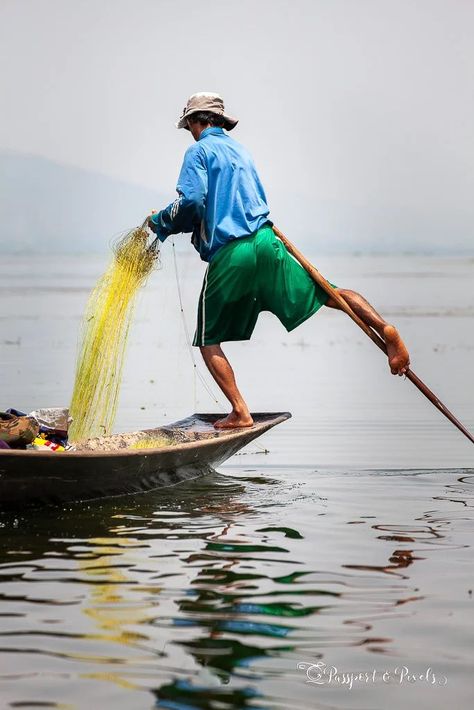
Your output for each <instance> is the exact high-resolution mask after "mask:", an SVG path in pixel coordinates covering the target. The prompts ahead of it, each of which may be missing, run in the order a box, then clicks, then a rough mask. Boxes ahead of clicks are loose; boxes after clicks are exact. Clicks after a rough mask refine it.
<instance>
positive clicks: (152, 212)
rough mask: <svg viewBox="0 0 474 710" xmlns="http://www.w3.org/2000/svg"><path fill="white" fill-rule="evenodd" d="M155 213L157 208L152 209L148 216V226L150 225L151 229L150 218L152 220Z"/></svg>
mask: <svg viewBox="0 0 474 710" xmlns="http://www.w3.org/2000/svg"><path fill="white" fill-rule="evenodd" d="M154 214H156V210H152V211H151V215H150V216H149V217H148V218H147V224H148V227H149V228H150V229H152V227H151V224H150V220H151V218H152V217H153V215H154Z"/></svg>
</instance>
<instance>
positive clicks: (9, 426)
mask: <svg viewBox="0 0 474 710" xmlns="http://www.w3.org/2000/svg"><path fill="white" fill-rule="evenodd" d="M38 434H39V425H38V422H37V421H36V419H34V418H33V417H28V416H26V415H24V414H21V415H20V416H18V415H17V414H13V412H0V439H1V440H2V441H3V442H5V443H6V444H7V445H8V447H9V448H11V449H24V448H25V446H27V444H30V443H31V442H32V441H33V440H34V439H35V438H36V437H37V436H38Z"/></svg>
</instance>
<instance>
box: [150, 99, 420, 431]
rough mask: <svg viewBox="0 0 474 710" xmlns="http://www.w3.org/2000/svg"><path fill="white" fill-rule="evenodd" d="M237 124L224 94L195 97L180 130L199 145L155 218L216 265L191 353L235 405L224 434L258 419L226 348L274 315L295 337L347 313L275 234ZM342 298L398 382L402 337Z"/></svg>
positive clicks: (348, 294) (161, 234)
mask: <svg viewBox="0 0 474 710" xmlns="http://www.w3.org/2000/svg"><path fill="white" fill-rule="evenodd" d="M237 122H238V120H237V119H236V118H233V117H232V116H229V115H228V114H227V113H226V112H225V109H224V102H223V99H222V97H221V96H219V95H218V94H215V93H208V92H204V93H198V94H193V96H191V97H190V98H189V100H188V102H187V104H186V106H185V108H184V109H183V113H182V115H181V117H180V119H179V121H178V123H177V124H176V127H177V128H186V129H187V130H188V131H190V133H191V135H192V136H193V138H194V140H195V143H194V145H192V146H191V147H190V148H188V150H187V151H186V154H185V156H184V162H183V166H182V168H181V172H180V174H179V178H178V184H177V187H176V191H177V193H178V197H177V199H176V200H175V201H174V202H172V203H171V204H170V205H168V207H166V208H165V209H163V210H161V212H152V214H151V215H150V217H149V218H148V224H149V227H150V229H151V230H152V231H153V232H154V233H155V234H156V235H157V236H158V238H159V239H160V240H161V241H164V240H165V239H166V238H167V237H169V236H170V234H178V233H181V232H192V239H191V242H192V244H193V245H194V247H195V248H196V249H197V251H198V252H199V254H200V256H201V259H203V260H204V261H206V262H208V264H209V265H208V268H207V271H206V273H205V276H204V283H203V286H202V291H201V295H200V297H199V305H198V315H197V328H196V333H195V335H194V340H193V345H194V346H197V347H199V348H200V350H201V354H202V357H203V359H204V362H205V363H206V365H207V367H208V369H209V371H210V373H211V374H212V376H213V378H214V379H215V381H216V383H217V384H218V385H219V387H220V389H221V390H222V392H223V393H224V395H225V396H226V398H227V399H228V400H229V402H230V404H231V406H232V411H231V413H230V414H229V415H228V416H226V417H224V418H223V419H219V420H218V421H217V422H216V424H215V426H216V427H217V428H225V429H231V428H236V427H247V426H252V424H253V420H252V417H251V414H250V411H249V409H248V407H247V404H246V403H245V400H244V398H243V397H242V395H241V393H240V391H239V389H238V387H237V384H236V381H235V376H234V372H233V370H232V367H231V365H230V363H229V361H228V360H227V358H226V356H225V355H224V353H223V351H222V348H221V343H222V342H225V341H230V340H249V339H250V337H251V335H252V332H253V330H254V327H255V324H256V322H257V318H258V315H259V313H260V312H261V311H270V312H272V313H274V314H275V315H276V316H277V317H278V318H279V320H280V321H281V323H282V324H283V325H284V326H285V328H286V329H287V330H288V331H291V330H293V329H294V328H296V327H297V326H298V325H300V324H301V323H303V322H304V321H305V320H306V319H307V318H309V317H310V316H311V315H313V313H316V311H317V310H319V308H321V306H328V307H329V308H336V309H340V306H339V304H338V303H337V302H336V301H335V300H333V299H332V298H330V297H329V296H328V295H327V294H326V292H325V291H323V289H322V288H321V287H320V286H318V285H317V284H316V283H315V282H314V281H313V280H312V279H311V277H310V276H309V274H308V273H307V271H306V270H305V269H304V268H303V267H302V266H301V264H300V263H299V262H298V261H296V259H294V258H293V256H291V255H290V254H289V252H288V251H287V249H286V247H285V246H284V244H283V242H282V241H281V240H280V239H278V238H277V237H276V235H275V234H274V232H273V230H272V222H271V220H270V219H269V209H268V205H267V200H266V197H265V192H264V189H263V186H262V183H261V182H260V179H259V176H258V174H257V171H256V169H255V165H254V163H253V160H252V158H251V157H250V155H249V153H248V152H247V150H246V149H245V148H244V147H243V146H242V145H240V143H238V142H237V141H235V140H234V139H233V138H231V137H230V136H229V135H228V133H226V131H231V130H232V129H233V128H234V127H235V126H236V124H237ZM335 288H336V287H335ZM336 290H337V292H338V293H339V294H340V295H341V296H342V297H343V298H344V299H345V300H346V302H347V303H348V304H349V305H350V307H351V308H352V310H353V311H354V312H355V313H356V314H357V315H358V316H359V317H360V318H361V319H362V320H363V321H364V322H365V323H366V324H367V325H369V326H370V327H372V328H373V329H374V330H375V331H377V333H378V334H379V335H380V336H381V337H382V338H383V340H384V341H385V345H386V347H387V354H388V363H389V367H390V370H391V372H392V374H394V375H404V374H406V373H407V371H408V367H409V363H410V361H409V356H408V351H407V349H406V347H405V345H404V343H403V341H402V339H401V337H400V335H399V333H398V331H397V329H396V328H395V327H394V326H393V325H391V324H389V323H387V322H386V321H385V320H384V319H383V318H382V317H381V316H380V315H379V314H378V313H377V312H376V311H375V310H374V309H373V308H372V306H371V305H370V304H369V303H368V302H367V301H366V300H365V299H364V298H363V297H362V296H361V295H359V294H358V293H356V292H355V291H350V290H347V289H342V288H337V289H336Z"/></svg>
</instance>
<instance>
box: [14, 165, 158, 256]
mask: <svg viewBox="0 0 474 710" xmlns="http://www.w3.org/2000/svg"><path fill="white" fill-rule="evenodd" d="M166 201H167V200H166V198H163V196H160V195H159V194H158V193H157V192H155V191H153V190H150V189H148V188H146V187H140V186H138V185H134V184H128V183H126V182H123V181H120V180H116V179H114V178H110V177H107V176H105V175H100V174H98V173H94V172H89V171H87V170H82V169H81V168H76V167H72V166H69V165H60V164H58V163H55V162H53V161H51V160H48V159H46V158H41V157H38V156H34V155H23V154H21V153H13V152H11V153H0V248H1V251H2V252H3V253H5V252H8V253H21V252H28V251H34V252H41V253H48V252H57V253H58V252H59V253H61V252H68V253H71V252H72V253H84V252H103V251H106V250H107V249H108V247H109V244H110V242H111V240H112V239H113V238H114V237H115V236H117V234H118V233H121V232H124V231H126V230H127V229H129V228H132V227H134V226H136V225H137V224H139V223H140V222H141V221H142V220H143V219H144V218H145V217H146V215H147V214H148V213H149V212H150V211H151V210H152V209H153V208H155V209H159V208H160V207H163V206H164V204H165V203H166Z"/></svg>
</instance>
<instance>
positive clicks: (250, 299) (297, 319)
mask: <svg viewBox="0 0 474 710" xmlns="http://www.w3.org/2000/svg"><path fill="white" fill-rule="evenodd" d="M328 298H329V297H328V295H327V294H326V292H325V291H323V289H322V288H320V286H318V285H317V284H316V283H315V282H314V281H313V280H312V278H311V277H310V276H309V274H308V273H307V271H305V269H304V268H303V267H302V266H301V264H300V263H299V262H298V261H296V259H295V258H294V257H293V256H291V254H289V252H288V251H287V250H286V247H285V246H284V244H283V242H282V241H281V240H280V239H278V238H277V237H276V236H275V234H274V232H273V230H272V228H271V227H270V226H268V225H267V226H265V227H262V228H261V229H259V230H258V232H256V233H255V234H253V235H252V236H250V237H243V238H240V239H235V240H233V241H231V242H229V244H226V246H224V247H221V248H220V249H219V251H218V252H217V253H216V255H215V256H214V258H213V260H212V261H211V263H210V264H209V266H208V269H207V271H206V274H205V276H204V283H203V286H202V291H201V295H200V297H199V306H198V317H197V328H196V333H195V335H194V340H193V345H196V346H200V345H215V344H217V343H222V342H224V341H228V340H249V339H250V337H251V335H252V333H253V330H254V328H255V324H256V322H257V319H258V315H259V313H260V312H261V311H270V313H274V314H275V315H276V317H277V318H279V320H280V321H281V323H282V324H283V325H284V326H285V328H286V329H287V330H288V331H290V330H293V329H294V328H296V327H297V326H298V325H300V324H301V323H303V322H304V321H305V320H306V319H307V318H309V317H310V316H311V315H313V313H316V311H317V310H318V309H319V308H321V306H323V305H324V304H325V303H326V302H327V300H328Z"/></svg>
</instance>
